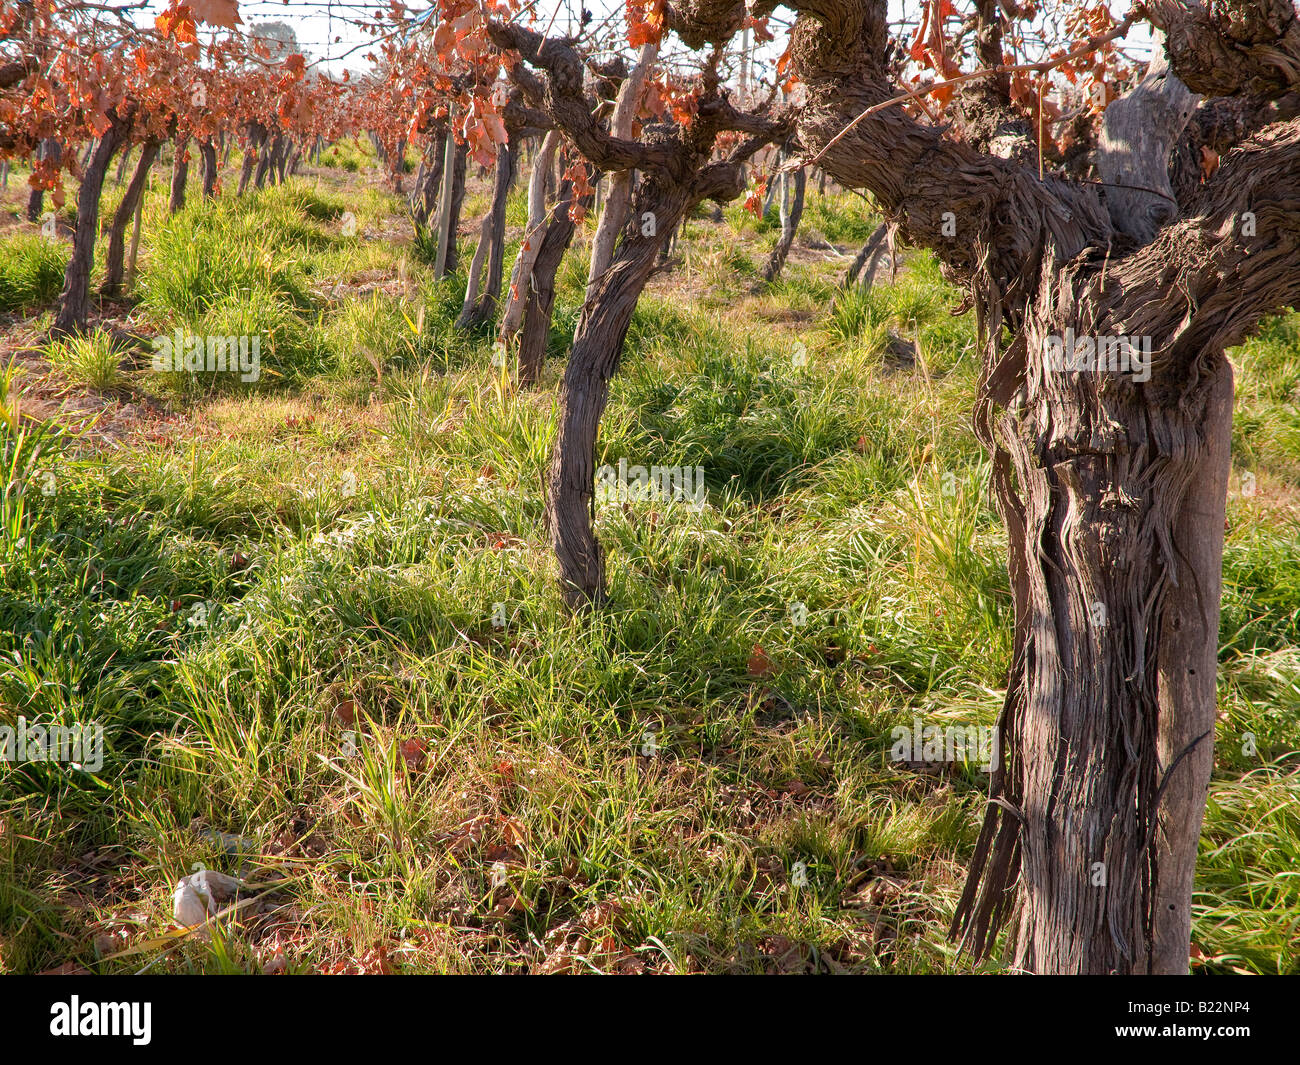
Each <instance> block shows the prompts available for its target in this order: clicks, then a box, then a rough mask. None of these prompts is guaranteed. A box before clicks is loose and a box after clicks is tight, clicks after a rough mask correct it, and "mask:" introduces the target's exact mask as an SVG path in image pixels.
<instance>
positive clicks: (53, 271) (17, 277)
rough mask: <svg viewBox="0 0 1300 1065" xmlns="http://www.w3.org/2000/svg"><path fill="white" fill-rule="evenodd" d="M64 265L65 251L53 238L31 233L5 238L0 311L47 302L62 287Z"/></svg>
mask: <svg viewBox="0 0 1300 1065" xmlns="http://www.w3.org/2000/svg"><path fill="white" fill-rule="evenodd" d="M67 265H68V252H67V250H66V249H65V247H64V245H62V244H60V243H58V242H56V241H52V240H47V239H45V238H44V237H42V236H34V235H30V234H24V235H20V236H16V237H11V238H9V239H8V240H6V241H5V242H4V254H3V255H0V311H13V310H25V309H27V308H30V307H36V306H39V305H40V304H43V303H49V302H50V301H51V300H53V299H54V297H55V296H57V295H58V294H59V291H60V290H61V289H62V288H63V271H64V270H65V269H66V268H67Z"/></svg>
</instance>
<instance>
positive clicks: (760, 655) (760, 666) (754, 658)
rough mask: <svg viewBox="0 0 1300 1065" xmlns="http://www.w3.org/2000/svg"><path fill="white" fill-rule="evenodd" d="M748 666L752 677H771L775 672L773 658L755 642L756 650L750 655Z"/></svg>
mask: <svg viewBox="0 0 1300 1065" xmlns="http://www.w3.org/2000/svg"><path fill="white" fill-rule="evenodd" d="M748 668H749V675H750V676H751V677H769V676H771V675H772V674H773V673H774V672H775V669H774V667H773V665H772V660H771V659H770V658H768V656H767V652H766V651H764V650H763V648H762V646H761V645H760V644H754V650H753V651H752V652H750V655H749V663H748Z"/></svg>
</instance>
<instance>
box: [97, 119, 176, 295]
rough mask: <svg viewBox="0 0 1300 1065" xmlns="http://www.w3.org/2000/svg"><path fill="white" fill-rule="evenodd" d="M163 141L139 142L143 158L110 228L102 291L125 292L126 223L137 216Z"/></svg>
mask: <svg viewBox="0 0 1300 1065" xmlns="http://www.w3.org/2000/svg"><path fill="white" fill-rule="evenodd" d="M160 146H161V141H159V140H158V139H157V138H155V137H150V138H149V139H148V140H146V141H145V142H144V144H142V145H141V146H140V159H139V161H138V162H137V163H136V167H135V171H134V173H132V175H131V182H130V184H128V185H127V187H126V193H125V194H124V195H123V196H122V202H121V203H120V204H118V205H117V210H116V211H114V212H113V222H112V224H111V225H110V226H109V230H108V255H107V258H106V260H105V264H104V265H105V271H104V283H103V284H102V285H101V286H100V289H99V291H100V294H101V295H104V296H109V297H116V296H119V295H121V292H122V276H123V273H124V272H125V268H126V226H127V223H128V222H130V221H131V219H132V218H134V217H135V213H136V209H137V208H138V207H139V206H140V204H141V202H142V201H143V199H144V190H145V186H146V184H147V183H148V181H149V168H150V167H151V166H153V162H154V160H155V159H156V158H158V149H159V147H160Z"/></svg>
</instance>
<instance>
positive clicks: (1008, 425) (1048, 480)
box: [957, 277, 1231, 974]
mask: <svg viewBox="0 0 1300 1065" xmlns="http://www.w3.org/2000/svg"><path fill="white" fill-rule="evenodd" d="M1058 282H1059V283H1060V284H1061V286H1062V289H1063V291H1062V290H1058V293H1057V295H1056V297H1054V298H1053V300H1052V301H1051V302H1050V303H1047V302H1042V303H1040V304H1039V305H1038V306H1037V307H1036V308H1035V311H1034V314H1033V315H1032V317H1031V319H1030V321H1029V323H1028V324H1027V326H1026V328H1025V330H1024V340H1025V344H1026V349H1025V350H1026V353H1027V357H1026V362H1027V365H1026V370H1025V384H1024V385H1023V386H1022V388H1021V389H1020V390H1019V391H1018V392H1017V394H1016V395H1015V396H1014V397H1013V398H1012V401H1011V403H1010V406H1009V407H1008V409H1007V410H1006V412H1005V413H1004V414H1003V415H1002V417H1001V418H1000V419H999V422H998V425H997V427H996V429H995V435H994V438H993V441H992V443H993V447H994V450H995V454H996V455H998V456H999V458H998V459H997V465H998V469H999V472H998V474H997V477H996V478H995V479H996V482H997V487H998V488H999V493H1000V499H1001V502H1002V506H1003V510H1004V514H1005V516H1006V518H1007V525H1008V530H1009V532H1010V534H1011V535H1010V541H1011V549H1012V560H1011V566H1010V570H1011V574H1012V581H1013V591H1014V593H1015V598H1016V606H1017V632H1016V651H1015V664H1014V666H1013V672H1012V677H1011V679H1010V684H1009V690H1008V695H1007V705H1006V709H1005V711H1004V716H1003V720H1002V722H1001V728H1002V730H1003V739H1004V743H1003V748H1004V749H1005V750H1007V751H1009V752H1012V757H1011V763H1010V765H1009V766H1008V767H1007V768H1006V769H1005V770H1004V771H1003V772H1002V773H999V774H998V776H997V779H995V781H994V799H995V802H994V804H993V805H991V806H990V808H989V813H988V817H987V819H986V822H985V827H984V831H983V832H982V834H981V837H980V841H979V845H978V847H977V850H976V855H975V859H974V862H973V865H972V877H971V881H970V883H969V885H968V890H967V893H966V895H965V896H964V897H963V900H962V903H961V906H960V907H959V909H958V913H957V924H958V926H959V927H963V926H964V927H967V928H969V930H970V934H971V940H970V943H971V945H973V946H975V947H976V948H977V950H980V951H983V950H987V949H988V948H989V947H991V945H992V939H991V937H992V936H993V935H995V934H996V931H997V927H998V925H999V923H1000V920H1001V918H1002V917H1003V916H1005V915H1006V914H1007V912H1008V911H1007V907H1008V905H1009V904H1010V902H1011V893H1010V892H1011V888H1012V887H1013V886H1014V885H1016V884H1017V881H1018V883H1019V888H1020V896H1019V900H1018V902H1017V903H1016V913H1015V915H1014V918H1013V920H1014V926H1015V946H1016V952H1015V956H1014V964H1015V965H1016V966H1017V967H1018V968H1020V969H1023V970H1026V971H1030V972H1038V973H1101V974H1105V973H1128V972H1164V973H1168V972H1185V971H1186V969H1187V945H1188V939H1187V937H1188V935H1189V932H1190V906H1189V903H1190V891H1191V881H1190V876H1191V873H1192V870H1193V869H1194V865H1195V853H1196V848H1195V843H1196V834H1197V832H1198V831H1199V823H1200V816H1201V811H1202V810H1203V809H1204V800H1205V790H1206V787H1207V786H1208V783H1209V771H1210V766H1211V759H1212V749H1213V730H1214V710H1215V687H1214V671H1215V662H1216V652H1217V640H1218V624H1217V619H1218V610H1219V607H1218V603H1219V598H1218V593H1219V576H1218V574H1219V571H1220V564H1221V558H1222V543H1223V522H1224V501H1225V498H1226V486H1227V463H1228V451H1229V445H1230V436H1231V418H1230V411H1231V408H1230V396H1231V371H1230V368H1229V366H1228V363H1227V361H1226V359H1225V358H1224V357H1223V355H1222V352H1217V351H1208V352H1205V353H1204V354H1203V356H1202V357H1201V359H1200V360H1199V362H1198V365H1197V366H1196V367H1195V368H1194V371H1195V372H1194V373H1193V374H1192V375H1191V377H1190V379H1189V381H1188V384H1187V385H1186V387H1185V388H1182V389H1180V390H1179V391H1178V393H1177V394H1175V395H1170V394H1168V393H1167V392H1165V390H1163V389H1157V388H1152V387H1142V386H1141V385H1140V384H1138V383H1135V382H1134V381H1133V380H1131V379H1126V378H1125V377H1124V376H1123V375H1114V374H1103V373H1090V372H1087V371H1084V372H1077V373H1076V372H1070V371H1062V370H1060V369H1058V368H1054V367H1052V366H1051V365H1050V364H1049V360H1048V359H1047V358H1045V357H1044V355H1043V354H1042V353H1043V352H1044V350H1045V347H1046V345H1047V344H1050V343H1051V341H1050V340H1049V338H1061V337H1064V336H1067V335H1070V333H1072V334H1073V335H1075V336H1078V337H1089V336H1104V335H1106V332H1107V331H1106V330H1105V328H1104V325H1103V318H1104V314H1103V312H1102V311H1101V309H1100V308H1099V307H1098V306H1097V304H1096V302H1095V301H1093V300H1090V299H1088V297H1087V294H1086V293H1084V292H1077V291H1070V287H1069V282H1068V279H1067V278H1064V277H1062V278H1060V279H1058ZM1067 331H1069V332H1067ZM1012 485H1014V486H1016V487H1015V489H1014V490H1013V488H1012ZM1175 797H1177V800H1178V801H1177V802H1176V803H1174V799H1175ZM977 884H979V885H980V886H979V887H978V888H976V885H977ZM977 899H978V901H977Z"/></svg>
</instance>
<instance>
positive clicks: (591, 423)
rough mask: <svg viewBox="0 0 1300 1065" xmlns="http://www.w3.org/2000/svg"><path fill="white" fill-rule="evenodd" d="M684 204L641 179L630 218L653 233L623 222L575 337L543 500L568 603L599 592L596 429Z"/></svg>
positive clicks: (595, 598) (591, 599) (678, 195)
mask: <svg viewBox="0 0 1300 1065" xmlns="http://www.w3.org/2000/svg"><path fill="white" fill-rule="evenodd" d="M686 207H687V200H686V196H685V193H684V191H683V190H681V189H671V188H667V187H665V185H664V183H663V182H660V181H657V180H655V179H654V178H647V179H646V180H644V181H642V182H641V184H640V186H639V187H638V190H637V195H636V202H635V205H634V211H633V217H634V218H637V219H640V218H641V217H642V216H643V215H645V214H653V215H654V217H655V219H656V225H655V227H654V233H653V235H647V234H645V233H644V231H643V230H642V229H641V228H639V227H638V226H635V225H631V224H629V225H628V226H626V227H625V229H624V231H623V235H622V239H621V240H620V242H619V245H618V248H617V249H616V250H615V253H614V258H613V261H612V262H611V264H610V266H609V267H608V268H607V269H606V270H605V271H604V272H603V273H602V274H601V276H600V277H599V278H598V279H597V280H596V282H595V285H594V289H593V290H589V293H588V296H587V300H586V303H584V304H583V310H582V317H581V318H580V319H579V321H578V328H577V331H576V332H575V333H574V336H573V350H572V351H571V352H570V354H569V364H568V366H567V367H566V369H565V372H564V390H563V393H562V394H561V397H560V424H559V430H558V432H557V434H556V438H555V444H554V448H553V450H552V452H551V474H550V482H549V487H550V495H549V498H548V499H547V502H546V522H547V527H548V528H549V530H550V533H551V543H552V545H553V546H554V548H555V557H556V561H557V562H558V564H559V571H560V589H561V594H563V596H564V599H565V601H566V602H567V603H568V604H569V605H570V606H571V607H580V606H584V605H587V604H591V603H599V602H601V601H602V600H603V599H604V597H605V561H604V553H603V551H602V550H601V547H600V544H599V543H598V542H597V540H596V534H595V531H594V529H593V528H592V518H593V509H592V508H593V505H594V498H595V480H596V434H597V431H598V430H599V428H600V418H601V415H602V414H604V412H605V404H606V402H607V401H608V399H609V382H610V378H612V377H613V376H614V373H615V371H616V370H617V369H618V363H619V359H620V357H621V356H622V353H623V342H624V340H625V339H626V338H627V330H628V326H629V325H630V324H631V322H632V314H633V312H635V310H636V304H637V300H638V299H639V298H640V296H641V292H642V290H643V289H644V288H645V285H646V282H647V281H648V280H649V279H650V275H651V274H652V273H653V272H654V268H655V260H656V258H657V257H658V255H659V249H660V245H661V244H662V243H663V241H664V240H665V239H666V238H667V234H668V233H670V232H671V231H672V227H673V226H674V225H675V224H676V223H677V222H678V221H679V220H680V219H681V217H682V215H683V214H684V213H685V211H686Z"/></svg>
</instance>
